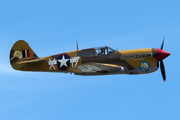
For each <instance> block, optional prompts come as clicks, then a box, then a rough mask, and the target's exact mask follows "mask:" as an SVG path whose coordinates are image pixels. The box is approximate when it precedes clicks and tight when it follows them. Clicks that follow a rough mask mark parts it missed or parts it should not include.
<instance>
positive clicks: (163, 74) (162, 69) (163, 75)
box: [158, 38, 166, 82]
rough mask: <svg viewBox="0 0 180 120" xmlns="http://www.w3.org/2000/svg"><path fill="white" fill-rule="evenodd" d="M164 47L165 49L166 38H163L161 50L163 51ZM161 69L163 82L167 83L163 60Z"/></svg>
mask: <svg viewBox="0 0 180 120" xmlns="http://www.w3.org/2000/svg"><path fill="white" fill-rule="evenodd" d="M163 47H164V38H163V42H162V45H161V50H163ZM158 66H159V63H158ZM160 68H161V74H162V77H163V80H164V82H165V81H166V72H165V68H164V63H163V60H161V61H160Z"/></svg>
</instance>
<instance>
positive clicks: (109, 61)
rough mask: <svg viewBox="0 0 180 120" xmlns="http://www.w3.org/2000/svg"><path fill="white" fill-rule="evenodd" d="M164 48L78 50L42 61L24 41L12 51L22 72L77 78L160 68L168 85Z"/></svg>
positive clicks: (143, 71) (140, 72)
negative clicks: (47, 73)
mask: <svg viewBox="0 0 180 120" xmlns="http://www.w3.org/2000/svg"><path fill="white" fill-rule="evenodd" d="M163 46H164V39H163V42H162V45H161V48H160V49H158V48H145V49H133V50H121V51H120V50H114V49H112V48H110V47H108V46H103V47H96V48H88V49H81V50H79V49H78V44H77V50H75V51H71V52H65V53H60V54H56V55H52V56H47V57H43V58H40V57H38V56H37V55H36V53H35V52H34V51H33V50H32V49H31V47H30V46H29V45H28V43H27V42H26V41H24V40H18V41H17V42H16V43H14V45H13V47H12V49H11V51H10V64H11V66H12V68H14V69H15V70H20V71H40V72H63V73H71V74H72V73H74V75H83V76H92V75H112V74H129V75H135V74H146V73H151V72H154V71H156V70H158V68H159V62H160V69H161V73H162V76H163V80H164V81H166V74H165V68H164V63H163V59H165V58H166V57H168V56H169V55H170V53H169V52H167V51H165V50H163Z"/></svg>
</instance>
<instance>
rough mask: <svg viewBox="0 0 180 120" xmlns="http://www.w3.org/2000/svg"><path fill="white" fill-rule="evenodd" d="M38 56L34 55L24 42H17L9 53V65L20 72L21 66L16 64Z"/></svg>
mask: <svg viewBox="0 0 180 120" xmlns="http://www.w3.org/2000/svg"><path fill="white" fill-rule="evenodd" d="M36 58H38V56H37V55H36V54H35V53H34V51H33V50H32V49H31V47H30V46H29V45H28V43H27V42H26V41H24V40H18V41H17V42H16V43H15V44H14V45H13V47H12V49H11V51H10V63H11V66H12V67H13V68H14V69H16V70H21V69H22V65H21V64H17V63H18V62H22V61H25V60H31V59H36Z"/></svg>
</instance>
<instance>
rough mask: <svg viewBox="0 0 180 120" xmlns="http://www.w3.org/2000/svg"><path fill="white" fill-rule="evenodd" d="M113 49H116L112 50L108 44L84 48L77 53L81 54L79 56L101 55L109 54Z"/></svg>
mask: <svg viewBox="0 0 180 120" xmlns="http://www.w3.org/2000/svg"><path fill="white" fill-rule="evenodd" d="M115 51H116V50H114V49H112V48H110V47H108V46H104V47H96V48H90V49H84V50H81V51H78V52H77V55H78V56H81V57H91V56H101V55H108V54H111V53H113V52H115Z"/></svg>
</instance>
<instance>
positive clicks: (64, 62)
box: [57, 54, 71, 70]
mask: <svg viewBox="0 0 180 120" xmlns="http://www.w3.org/2000/svg"><path fill="white" fill-rule="evenodd" d="M70 59H71V58H70V56H69V55H67V54H61V55H60V56H59V57H58V58H57V66H58V68H59V69H61V70H67V69H68V68H69V66H70Z"/></svg>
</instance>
